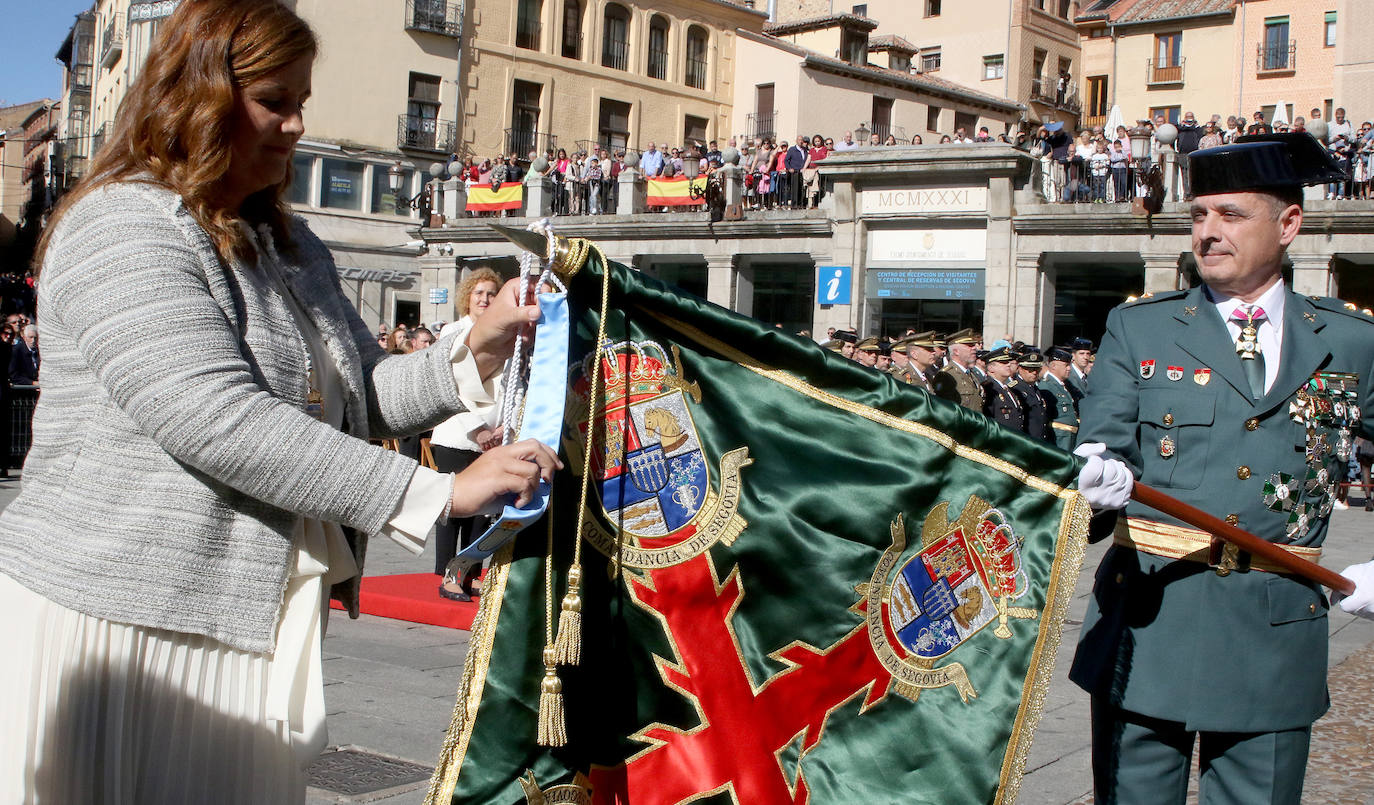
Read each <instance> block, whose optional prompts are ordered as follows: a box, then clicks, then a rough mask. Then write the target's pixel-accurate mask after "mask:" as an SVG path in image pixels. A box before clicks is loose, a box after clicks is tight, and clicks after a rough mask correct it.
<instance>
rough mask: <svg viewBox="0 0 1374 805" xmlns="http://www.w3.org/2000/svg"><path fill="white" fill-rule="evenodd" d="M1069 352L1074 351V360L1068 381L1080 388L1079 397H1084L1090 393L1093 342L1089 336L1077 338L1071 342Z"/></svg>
mask: <svg viewBox="0 0 1374 805" xmlns="http://www.w3.org/2000/svg"><path fill="white" fill-rule="evenodd" d="M1069 352H1070V353H1072V355H1073V360H1072V362H1071V364H1070V367H1071V368H1070V369H1069V377H1068V379H1067V381H1066V382H1067V383H1068V384H1069V385H1070V386H1073V387H1074V388H1075V389H1077V390H1078V396H1079V397H1083V396H1084V395H1086V394H1087V393H1088V371H1089V369H1090V368H1091V367H1092V360H1093V342H1092V341H1091V340H1090V339H1087V338H1082V337H1080V338H1075V339H1074V340H1073V341H1072V342H1071V343H1070V344H1069Z"/></svg>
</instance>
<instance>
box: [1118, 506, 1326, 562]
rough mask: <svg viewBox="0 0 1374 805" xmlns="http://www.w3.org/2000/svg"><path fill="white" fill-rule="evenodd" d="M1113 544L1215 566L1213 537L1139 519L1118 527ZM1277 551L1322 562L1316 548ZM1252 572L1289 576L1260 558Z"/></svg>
mask: <svg viewBox="0 0 1374 805" xmlns="http://www.w3.org/2000/svg"><path fill="white" fill-rule="evenodd" d="M1112 541H1113V542H1115V543H1116V544H1117V545H1123V546H1125V547H1127V548H1135V549H1136V550H1137V551H1144V552H1145V553H1150V554H1154V555H1155V556H1163V557H1165V558H1167V559H1186V560H1188V561H1190V562H1201V563H1203V564H1205V565H1210V564H1211V563H1212V561H1211V557H1212V535H1211V534H1208V533H1207V532H1206V531H1199V530H1198V529H1196V528H1184V527H1183V526H1177V525H1169V524H1167V523H1157V522H1155V521H1153V520H1144V519H1141V518H1139V517H1127V518H1126V522H1125V524H1124V525H1118V526H1117V528H1116V531H1115V532H1114V533H1113V534H1112ZM1227 544H1228V545H1229V544H1230V543H1227ZM1276 544H1277V543H1276ZM1278 547H1280V548H1282V549H1284V550H1285V551H1288V552H1289V553H1291V554H1293V555H1294V556H1298V557H1301V558H1303V559H1307V560H1309V561H1312V562H1315V561H1317V560H1318V559H1321V555H1322V549H1321V548H1316V547H1308V546H1301V545H1278ZM1250 569H1251V570H1263V571H1265V572H1266V573H1288V572H1290V571H1288V570H1285V569H1284V568H1282V567H1279V566H1278V565H1276V564H1274V563H1273V562H1270V561H1269V560H1267V559H1264V558H1262V557H1259V556H1251V557H1250Z"/></svg>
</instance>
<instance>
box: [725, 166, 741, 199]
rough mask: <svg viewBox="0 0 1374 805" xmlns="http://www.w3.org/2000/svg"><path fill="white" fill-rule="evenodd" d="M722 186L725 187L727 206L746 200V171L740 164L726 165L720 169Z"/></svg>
mask: <svg viewBox="0 0 1374 805" xmlns="http://www.w3.org/2000/svg"><path fill="white" fill-rule="evenodd" d="M720 175H721V186H722V187H723V188H724V189H725V206H727V207H731V206H734V205H736V204H739V203H740V202H741V201H743V200H744V171H742V170H740V167H739V166H738V165H726V166H724V167H722V168H721V169H720Z"/></svg>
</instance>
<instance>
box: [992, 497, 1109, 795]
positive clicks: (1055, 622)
mask: <svg viewBox="0 0 1374 805" xmlns="http://www.w3.org/2000/svg"><path fill="white" fill-rule="evenodd" d="M1069 494H1070V498H1069V500H1068V502H1067V503H1066V505H1065V506H1064V513H1063V515H1061V517H1060V519H1059V544H1058V545H1056V546H1055V552H1054V564H1053V565H1052V566H1051V568H1050V580H1049V585H1048V587H1047V588H1046V590H1045V609H1044V610H1043V613H1042V615H1041V617H1040V634H1039V635H1038V636H1037V637H1036V640H1035V650H1034V651H1033V652H1031V660H1030V671H1029V673H1028V674H1027V675H1026V683H1025V685H1024V687H1023V688H1022V694H1021V707H1020V709H1018V710H1017V712H1016V720H1015V721H1014V722H1013V723H1012V727H1011V737H1010V738H1009V739H1008V740H1007V753H1006V754H1005V755H1004V756H1003V757H1002V776H1001V779H1000V780H999V781H998V784H997V796H996V798H995V799H993V802H994V803H995V804H996V805H1002V803H1014V802H1016V796H1017V794H1018V793H1019V792H1020V791H1021V779H1022V777H1024V776H1025V773H1026V760H1027V758H1029V757H1030V749H1031V739H1032V738H1033V737H1035V728H1036V727H1037V726H1039V724H1040V717H1041V716H1042V715H1044V712H1045V697H1046V696H1047V695H1049V691H1050V679H1051V677H1053V676H1054V663H1055V660H1056V659H1057V658H1058V656H1059V644H1060V642H1061V640H1062V638H1063V631H1064V620H1065V619H1066V618H1068V616H1069V604H1070V603H1071V602H1072V601H1073V588H1074V583H1075V582H1076V581H1077V579H1078V574H1079V572H1081V571H1082V569H1083V558H1084V556H1085V555H1086V554H1087V550H1088V521H1089V520H1090V519H1092V509H1091V508H1090V507H1089V506H1088V501H1086V500H1084V499H1083V496H1082V495H1080V494H1078V492H1076V491H1071V492H1070V493H1069Z"/></svg>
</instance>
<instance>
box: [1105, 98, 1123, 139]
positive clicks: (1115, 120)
mask: <svg viewBox="0 0 1374 805" xmlns="http://www.w3.org/2000/svg"><path fill="white" fill-rule="evenodd" d="M1124 125H1126V118H1124V117H1122V115H1121V106H1120V105H1119V104H1112V109H1111V111H1110V112H1108V113H1107V122H1106V124H1104V125H1103V126H1102V133H1103V134H1107V135H1111V134H1113V133H1115V132H1116V127H1117V126H1124Z"/></svg>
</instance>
